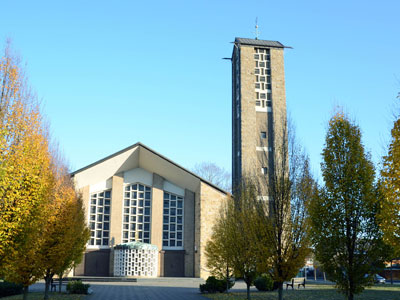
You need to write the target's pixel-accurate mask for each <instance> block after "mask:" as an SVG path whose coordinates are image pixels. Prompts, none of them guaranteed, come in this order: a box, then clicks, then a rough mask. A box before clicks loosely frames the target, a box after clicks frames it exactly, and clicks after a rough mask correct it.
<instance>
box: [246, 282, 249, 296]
mask: <svg viewBox="0 0 400 300" xmlns="http://www.w3.org/2000/svg"><path fill="white" fill-rule="evenodd" d="M246 285H247V300H250V283H247V282H246Z"/></svg>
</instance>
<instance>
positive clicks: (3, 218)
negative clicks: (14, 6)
mask: <svg viewBox="0 0 400 300" xmlns="http://www.w3.org/2000/svg"><path fill="white" fill-rule="evenodd" d="M57 157H58V156H57V152H55V151H50V147H49V136H48V134H47V130H46V127H45V126H44V122H43V118H42V116H41V113H40V106H39V103H38V101H37V97H36V96H35V94H34V93H32V92H31V90H30V88H29V87H28V85H27V81H26V77H25V74H24V71H23V68H21V66H20V60H19V59H18V58H17V57H16V56H15V55H13V54H12V52H11V50H10V45H9V43H8V44H7V46H6V47H5V51H4V54H3V55H2V56H1V58H0V276H1V277H3V278H5V279H6V280H8V281H11V282H15V283H21V284H23V286H24V299H27V296H28V287H29V285H31V284H33V283H34V282H36V281H37V280H39V279H41V278H46V283H47V285H46V288H48V283H49V282H50V280H51V279H52V277H53V275H54V274H62V273H63V272H64V271H65V270H66V269H68V268H70V267H72V266H73V265H74V263H77V262H79V261H80V259H81V256H82V253H83V251H84V248H85V244H86V242H87V240H88V238H89V230H88V228H87V226H86V225H85V220H84V210H83V205H82V200H81V198H80V196H79V195H78V194H77V193H76V191H75V189H74V186H73V183H72V181H71V178H70V176H69V174H68V172H67V168H66V167H65V165H64V164H63V163H61V161H60V160H59V159H58V158H57Z"/></svg>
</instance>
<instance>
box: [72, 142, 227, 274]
mask: <svg viewBox="0 0 400 300" xmlns="http://www.w3.org/2000/svg"><path fill="white" fill-rule="evenodd" d="M72 176H73V178H74V181H75V185H76V188H77V189H78V190H79V191H80V193H81V194H82V197H83V201H84V205H85V209H86V214H87V215H86V217H87V222H88V224H89V228H90V232H91V237H90V240H89V243H88V245H87V250H86V252H85V255H84V259H83V261H82V263H81V264H80V265H79V266H77V267H76V268H75V270H74V275H75V276H82V275H85V276H153V277H154V276H165V277H203V278H204V277H207V276H208V271H207V269H206V265H205V264H206V257H205V255H204V248H205V245H206V242H207V240H208V239H209V238H210V236H211V233H212V227H213V224H214V222H215V220H216V219H217V217H218V215H219V208H220V206H221V203H222V202H223V201H224V200H225V199H226V198H227V192H226V191H224V190H222V189H220V188H219V187H217V186H215V185H213V184H212V183H210V182H207V181H206V180H204V179H202V178H200V177H199V176H197V175H196V174H194V173H192V172H191V171H189V170H187V169H185V168H183V167H181V166H180V165H178V164H176V163H175V162H173V161H171V160H170V159H168V158H166V157H164V156H162V155H161V154H159V153H157V152H156V151H154V150H152V149H150V148H149V147H147V146H145V145H143V144H141V143H136V144H134V145H132V146H130V147H128V148H126V149H123V150H121V151H119V152H117V153H114V154H112V155H110V156H108V157H106V158H103V159H101V160H99V161H97V162H95V163H93V164H91V165H88V166H86V167H84V168H82V169H80V170H77V171H75V172H73V173H72Z"/></svg>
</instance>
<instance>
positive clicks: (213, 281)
mask: <svg viewBox="0 0 400 300" xmlns="http://www.w3.org/2000/svg"><path fill="white" fill-rule="evenodd" d="M234 284H235V282H234V281H229V288H231V287H232V286H233V285H234ZM225 291H226V279H217V278H215V276H210V277H208V278H207V280H206V283H205V284H200V292H201V293H205V292H208V293H217V292H220V293H223V292H225Z"/></svg>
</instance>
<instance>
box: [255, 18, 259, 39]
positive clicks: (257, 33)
mask: <svg viewBox="0 0 400 300" xmlns="http://www.w3.org/2000/svg"><path fill="white" fill-rule="evenodd" d="M255 34H256V40H258V35H259V32H258V17H256V32H255Z"/></svg>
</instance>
